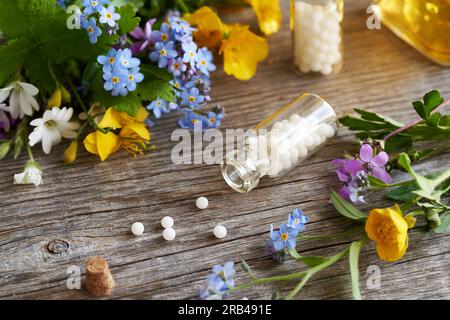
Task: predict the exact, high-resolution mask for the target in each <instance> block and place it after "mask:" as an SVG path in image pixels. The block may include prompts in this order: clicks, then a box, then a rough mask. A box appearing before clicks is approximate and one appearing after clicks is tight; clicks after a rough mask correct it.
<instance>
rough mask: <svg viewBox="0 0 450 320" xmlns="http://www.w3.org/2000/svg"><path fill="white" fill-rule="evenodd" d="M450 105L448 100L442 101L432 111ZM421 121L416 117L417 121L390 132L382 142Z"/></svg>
mask: <svg viewBox="0 0 450 320" xmlns="http://www.w3.org/2000/svg"><path fill="white" fill-rule="evenodd" d="M449 104H450V99H448V100H446V101H444V102H443V103H442V104H441V105H440V106H439V107H437V108H436V109H435V110H434V111H439V110H440V109H443V108H445V107H446V106H447V105H449ZM422 121H423V119H422V118H420V117H418V118H417V119H415V120H413V121H411V122H409V123H407V124H405V125H404V126H403V127H401V128H398V129H397V130H394V131H392V132H391V133H389V134H388V135H387V136H386V137H385V138H384V139H383V140H384V142H386V141H387V140H388V139H390V138H392V137H393V136H395V135H396V134H398V133H400V132H403V131H405V130H408V129H409V128H411V127H414V126H415V125H416V124H418V123H420V122H422Z"/></svg>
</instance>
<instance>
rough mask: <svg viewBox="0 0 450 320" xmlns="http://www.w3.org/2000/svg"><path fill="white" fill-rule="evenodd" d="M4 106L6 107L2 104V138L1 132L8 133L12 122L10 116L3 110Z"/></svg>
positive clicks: (0, 127)
mask: <svg viewBox="0 0 450 320" xmlns="http://www.w3.org/2000/svg"><path fill="white" fill-rule="evenodd" d="M3 106H5V105H4V104H1V103H0V138H1V137H2V135H1V131H5V132H8V131H9V129H10V128H11V121H10V119H9V117H8V115H7V114H6V112H5V111H3V110H2V109H1V108H2V107H3Z"/></svg>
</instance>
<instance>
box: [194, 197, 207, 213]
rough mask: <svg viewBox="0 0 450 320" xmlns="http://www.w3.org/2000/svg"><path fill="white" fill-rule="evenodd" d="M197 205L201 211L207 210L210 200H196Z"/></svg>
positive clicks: (202, 198)
mask: <svg viewBox="0 0 450 320" xmlns="http://www.w3.org/2000/svg"><path fill="white" fill-rule="evenodd" d="M195 205H196V206H197V208H199V209H201V210H203V209H206V208H208V199H207V198H206V197H199V198H197V200H195Z"/></svg>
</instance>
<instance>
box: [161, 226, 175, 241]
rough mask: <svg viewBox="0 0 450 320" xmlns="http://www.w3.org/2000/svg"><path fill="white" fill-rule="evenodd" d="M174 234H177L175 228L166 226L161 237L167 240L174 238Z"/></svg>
mask: <svg viewBox="0 0 450 320" xmlns="http://www.w3.org/2000/svg"><path fill="white" fill-rule="evenodd" d="M176 235H177V233H176V232H175V230H174V229H173V228H166V229H164V231H163V238H164V240H167V241H172V240H174V239H175V236H176Z"/></svg>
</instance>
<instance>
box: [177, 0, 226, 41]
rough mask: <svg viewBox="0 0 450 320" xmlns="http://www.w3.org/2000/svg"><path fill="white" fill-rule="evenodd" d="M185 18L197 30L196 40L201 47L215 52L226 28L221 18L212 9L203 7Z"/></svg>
mask: <svg viewBox="0 0 450 320" xmlns="http://www.w3.org/2000/svg"><path fill="white" fill-rule="evenodd" d="M184 18H185V19H186V20H187V21H188V22H189V23H190V24H191V25H192V26H194V27H195V28H196V29H197V31H196V32H195V33H194V39H195V42H196V43H197V45H198V46H199V47H208V48H209V49H211V50H214V49H215V48H217V47H218V46H219V45H220V42H221V41H222V39H223V32H224V26H223V24H222V21H221V20H220V18H219V16H218V15H217V14H216V13H215V12H214V11H213V10H212V9H211V8H210V7H206V6H205V7H201V8H200V9H198V10H197V11H195V12H194V13H192V14H187V15H185V16H184Z"/></svg>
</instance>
